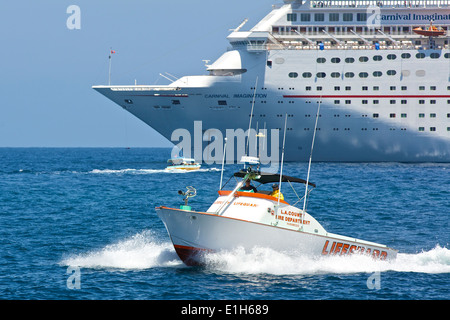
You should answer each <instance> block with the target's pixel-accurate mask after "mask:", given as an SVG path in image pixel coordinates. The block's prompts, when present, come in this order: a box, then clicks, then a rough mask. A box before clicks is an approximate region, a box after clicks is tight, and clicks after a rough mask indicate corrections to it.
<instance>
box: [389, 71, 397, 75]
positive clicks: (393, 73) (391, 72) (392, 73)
mask: <svg viewBox="0 0 450 320" xmlns="http://www.w3.org/2000/svg"><path fill="white" fill-rule="evenodd" d="M396 74H397V71H395V70H388V71H387V75H388V76H395V75H396Z"/></svg>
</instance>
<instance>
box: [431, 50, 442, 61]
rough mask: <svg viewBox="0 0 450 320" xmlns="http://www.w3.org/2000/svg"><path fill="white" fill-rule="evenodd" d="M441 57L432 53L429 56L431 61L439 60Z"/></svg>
mask: <svg viewBox="0 0 450 320" xmlns="http://www.w3.org/2000/svg"><path fill="white" fill-rule="evenodd" d="M440 56H441V55H440V54H439V53H437V52H433V53H432V54H430V58H431V59H439V57H440Z"/></svg>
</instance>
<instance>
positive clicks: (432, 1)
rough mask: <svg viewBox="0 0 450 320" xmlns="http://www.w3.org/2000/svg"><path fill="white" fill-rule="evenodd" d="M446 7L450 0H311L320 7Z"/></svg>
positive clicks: (311, 3) (311, 5) (312, 3)
mask: <svg viewBox="0 0 450 320" xmlns="http://www.w3.org/2000/svg"><path fill="white" fill-rule="evenodd" d="M373 6H377V7H380V8H383V7H387V8H445V7H449V6H450V0H409V1H408V0H406V1H405V0H357V1H356V0H352V1H345V0H344V1H338V0H325V1H324V0H311V1H310V7H311V8H314V9H320V8H324V9H325V8H326V9H329V8H368V7H373Z"/></svg>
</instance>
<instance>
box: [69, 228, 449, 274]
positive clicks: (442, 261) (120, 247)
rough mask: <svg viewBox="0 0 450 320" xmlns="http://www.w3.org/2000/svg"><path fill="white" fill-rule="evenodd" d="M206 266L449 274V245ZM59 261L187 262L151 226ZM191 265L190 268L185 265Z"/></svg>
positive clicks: (227, 255) (256, 257) (267, 253)
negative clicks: (375, 255) (389, 255)
mask: <svg viewBox="0 0 450 320" xmlns="http://www.w3.org/2000/svg"><path fill="white" fill-rule="evenodd" d="M206 262H207V263H206V267H205V268H206V269H208V270H214V271H222V272H227V273H246V274H262V273H264V274H273V275H315V274H352V273H372V272H377V271H378V272H387V271H395V272H416V273H429V274H438V273H450V250H449V249H447V248H446V247H441V246H439V245H437V246H436V247H435V248H433V249H431V250H429V251H422V252H420V253H415V254H407V253H399V254H398V255H397V259H395V260H393V261H379V260H373V259H372V258H370V257H367V256H361V255H353V256H342V257H341V256H326V257H321V258H312V257H305V256H293V255H289V254H286V253H281V252H277V251H274V250H272V249H269V248H263V247H255V248H253V249H252V250H245V249H244V248H236V249H234V250H232V251H223V252H217V253H210V254H208V255H206ZM60 265H65V266H78V267H81V268H94V269H121V270H146V269H151V268H158V267H170V268H173V267H176V268H179V267H186V266H185V265H184V264H183V262H182V261H181V260H180V259H179V258H178V256H177V254H176V252H175V250H174V249H173V246H172V244H171V243H170V242H161V241H158V240H156V237H155V235H154V234H153V233H152V232H150V231H144V232H141V233H138V234H136V235H134V236H132V237H130V238H127V239H124V240H121V241H118V242H117V243H114V244H110V245H107V246H105V247H104V248H102V249H99V250H93V251H91V252H87V253H83V254H78V255H72V256H69V257H66V258H64V259H63V260H62V261H61V262H60ZM186 268H187V267H186Z"/></svg>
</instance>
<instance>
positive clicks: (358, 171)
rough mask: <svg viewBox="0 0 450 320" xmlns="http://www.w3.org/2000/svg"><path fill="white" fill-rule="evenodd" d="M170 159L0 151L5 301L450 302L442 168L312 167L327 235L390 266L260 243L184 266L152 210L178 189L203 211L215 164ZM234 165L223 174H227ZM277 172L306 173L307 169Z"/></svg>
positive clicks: (449, 183)
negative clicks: (171, 163)
mask: <svg viewBox="0 0 450 320" xmlns="http://www.w3.org/2000/svg"><path fill="white" fill-rule="evenodd" d="M169 157H170V149H145V148H144V149H120V148H104V149H103V148H99V149H97V148H94V149H90V148H87V149H84V148H80V149H78V148H68V149H66V148H55V149H53V148H43V149H40V148H0V219H1V220H0V221H1V222H0V299H4V300H11V299H15V300H24V299H32V300H35V299H44V300H116V299H121V300H185V299H188V300H260V299H261V300H333V299H350V300H410V299H414V300H442V299H444V300H448V299H449V298H450V294H449V292H450V291H449V289H450V251H449V242H450V229H449V218H450V164H432V163H423V164H405V163H313V164H312V170H311V181H312V182H314V183H316V184H317V188H316V189H315V190H314V191H313V192H312V193H311V195H310V198H309V202H308V211H309V213H310V214H312V215H313V216H314V217H315V218H316V219H317V220H318V221H319V222H320V223H322V225H323V226H324V227H325V229H327V231H329V232H333V233H338V234H343V235H348V236H354V237H357V238H361V239H365V240H369V241H375V242H379V243H383V244H386V245H388V246H390V247H393V248H395V249H398V250H399V254H398V257H397V259H396V260H395V261H392V262H386V261H374V260H372V259H369V258H366V257H361V256H352V257H324V258H321V259H311V258H308V257H303V256H287V255H284V254H281V253H279V252H276V251H273V250H271V249H269V248H264V247H255V248H253V249H252V250H249V251H245V250H243V249H242V248H236V249H235V250H233V251H229V252H218V253H214V254H210V255H209V256H208V264H207V265H206V266H204V267H195V268H193V267H186V266H185V265H184V264H183V263H182V262H181V261H180V260H179V259H178V257H177V255H176V253H175V251H174V249H173V247H172V244H171V242H170V239H169V237H168V234H167V232H166V230H165V228H164V225H163V224H162V222H161V221H160V220H159V218H158V217H157V215H156V213H155V210H154V208H155V207H156V206H160V205H165V206H170V207H178V206H179V205H180V204H182V197H181V196H179V195H178V194H177V191H178V190H184V188H185V187H186V186H194V187H195V188H196V189H197V193H198V194H197V196H196V197H195V198H193V199H191V201H190V204H191V205H192V207H193V209H194V210H199V211H204V210H206V209H207V208H208V206H209V205H210V204H211V203H212V202H213V201H214V200H215V198H216V197H217V189H218V186H219V181H220V165H211V166H207V165H204V166H203V167H202V169H201V170H199V171H196V172H167V171H166V170H164V168H165V165H166V161H167V159H168V158H169ZM239 169H240V167H239V165H227V166H226V167H225V174H224V177H226V179H227V178H228V177H229V176H231V174H232V173H233V172H235V171H237V170H239ZM283 172H284V173H285V174H287V175H290V176H297V177H300V178H305V177H306V174H307V163H303V162H302V163H285V165H284V168H283ZM284 191H285V192H284V194H285V197H286V198H287V200H288V201H289V202H295V199H296V198H295V195H294V194H293V193H292V194H290V193H289V192H288V190H287V189H285V190H284ZM297 192H300V193H301V192H302V191H301V190H300V191H299V190H298V189H297ZM303 192H304V191H303Z"/></svg>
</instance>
